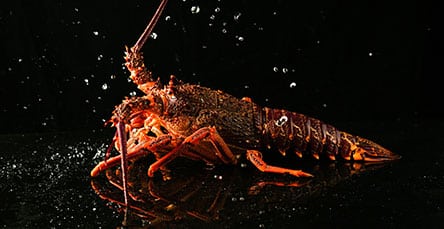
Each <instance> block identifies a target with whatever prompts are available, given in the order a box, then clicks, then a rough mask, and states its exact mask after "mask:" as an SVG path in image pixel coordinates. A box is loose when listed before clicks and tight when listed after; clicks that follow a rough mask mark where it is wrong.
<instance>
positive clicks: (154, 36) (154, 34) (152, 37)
mask: <svg viewBox="0 0 444 229" xmlns="http://www.w3.org/2000/svg"><path fill="white" fill-rule="evenodd" d="M150 37H151V39H153V40H156V39H157V33H154V32H153V33H151V34H150Z"/></svg>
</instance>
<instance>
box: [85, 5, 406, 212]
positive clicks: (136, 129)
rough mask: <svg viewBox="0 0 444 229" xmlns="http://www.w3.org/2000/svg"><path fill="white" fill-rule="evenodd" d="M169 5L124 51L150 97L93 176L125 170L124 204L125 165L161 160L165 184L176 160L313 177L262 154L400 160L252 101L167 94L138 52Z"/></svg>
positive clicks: (119, 119)
mask: <svg viewBox="0 0 444 229" xmlns="http://www.w3.org/2000/svg"><path fill="white" fill-rule="evenodd" d="M166 2H167V0H162V1H161V3H160V5H159V8H158V9H157V11H156V13H155V15H154V16H153V18H152V19H151V21H150V23H149V24H148V26H147V28H146V29H145V31H144V33H143V34H142V36H141V37H140V38H139V40H138V41H137V42H136V44H135V45H134V46H133V47H131V48H126V56H125V61H126V62H125V65H126V67H127V69H128V70H129V72H130V73H131V76H130V78H131V79H132V80H133V82H134V83H135V84H136V85H137V86H138V88H139V89H140V90H141V91H143V92H144V93H145V95H143V96H141V97H130V98H125V99H124V100H123V102H122V103H121V104H120V105H118V106H116V107H115V109H114V111H113V116H112V117H111V120H110V121H109V122H111V123H112V124H113V126H115V127H116V129H117V131H116V135H115V137H114V139H113V143H114V144H115V147H116V149H117V150H118V151H119V152H120V155H118V156H115V157H112V158H109V159H108V158H106V159H105V160H104V161H102V162H100V163H99V164H98V165H97V166H96V167H95V168H94V169H93V170H92V171H91V176H97V175H98V174H99V173H100V172H101V171H103V170H106V169H108V168H110V167H113V166H116V165H118V164H119V162H120V163H121V167H122V183H123V191H124V194H125V204H127V196H128V193H127V191H126V189H127V188H126V186H127V184H126V178H125V177H126V174H127V172H126V170H127V161H128V160H132V159H136V158H138V157H141V156H144V155H147V154H154V156H155V158H156V161H155V162H154V163H153V164H151V165H150V167H149V169H148V175H149V176H153V175H154V173H155V172H156V171H158V170H160V171H161V172H162V173H163V175H164V179H170V177H169V175H168V169H167V168H166V165H167V164H168V163H169V162H171V161H172V160H174V159H175V158H176V157H178V156H182V157H187V158H190V159H194V160H202V161H205V162H206V163H209V164H218V163H223V164H237V163H238V159H239V158H241V157H242V156H243V155H245V157H246V158H247V159H248V160H249V161H250V162H251V163H252V164H253V165H255V166H256V167H257V168H258V169H259V170H261V171H263V172H271V173H280V174H290V175H293V176H297V177H310V176H312V175H311V174H309V173H306V172H304V171H301V170H293V169H287V168H281V167H276V166H271V165H268V164H267V163H266V162H264V161H263V160H262V154H261V150H262V149H264V148H275V149H277V150H278V151H279V152H281V154H282V155H286V154H287V153H295V154H297V155H298V156H300V157H302V156H304V155H310V156H313V157H314V158H316V159H319V158H321V157H325V158H329V159H331V160H336V159H338V158H342V159H345V160H355V161H374V162H379V161H387V160H395V159H399V158H400V157H399V156H398V155H396V154H394V153H392V152H391V151H389V150H387V149H385V148H383V147H381V146H379V145H378V144H376V143H374V142H372V141H370V140H367V139H364V138H361V137H358V136H353V135H351V134H348V133H346V132H342V131H339V130H337V129H336V128H335V127H333V126H331V125H329V124H325V123H323V122H322V121H320V120H317V119H314V118H310V117H307V116H305V115H302V114H299V113H296V112H290V111H286V110H279V109H271V108H266V107H264V108H262V107H260V106H259V105H257V104H255V103H254V102H252V101H251V99H249V98H243V99H238V98H236V97H234V96H232V95H229V94H227V93H225V92H222V91H219V90H212V89H209V88H206V87H201V86H199V85H193V84H185V83H182V82H181V81H178V80H177V79H176V78H175V77H174V76H171V78H170V81H169V83H168V84H167V85H166V86H162V84H161V82H160V79H154V77H153V74H152V72H150V71H149V70H147V68H146V67H145V64H144V61H143V56H142V53H141V51H140V49H141V47H142V46H143V44H144V43H145V41H146V40H147V39H148V37H149V35H150V33H151V32H152V30H153V28H154V25H155V24H156V22H157V20H158V19H159V17H160V14H161V12H162V11H163V9H164V8H165V5H166ZM110 150H111V148H109V150H108V151H107V155H109V152H110Z"/></svg>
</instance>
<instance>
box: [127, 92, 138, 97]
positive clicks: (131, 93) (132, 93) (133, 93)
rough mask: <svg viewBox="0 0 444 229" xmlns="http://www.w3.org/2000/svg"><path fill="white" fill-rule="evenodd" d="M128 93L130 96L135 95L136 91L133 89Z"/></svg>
mask: <svg viewBox="0 0 444 229" xmlns="http://www.w3.org/2000/svg"><path fill="white" fill-rule="evenodd" d="M129 94H130V96H136V95H137V93H136V92H135V91H132V92H130V93H129Z"/></svg>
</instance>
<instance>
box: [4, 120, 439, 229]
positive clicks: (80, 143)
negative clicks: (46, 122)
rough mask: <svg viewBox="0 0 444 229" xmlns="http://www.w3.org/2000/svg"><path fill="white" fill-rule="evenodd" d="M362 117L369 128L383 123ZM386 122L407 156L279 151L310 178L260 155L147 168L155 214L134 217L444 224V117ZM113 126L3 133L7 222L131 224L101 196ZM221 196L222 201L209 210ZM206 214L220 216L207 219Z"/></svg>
mask: <svg viewBox="0 0 444 229" xmlns="http://www.w3.org/2000/svg"><path fill="white" fill-rule="evenodd" d="M359 125H360V128H364V129H365V128H366V127H367V126H368V127H370V126H371V127H372V128H374V127H375V126H381V125H382V124H381V123H367V124H365V125H364V124H359ZM382 126H384V127H387V130H385V131H384V132H383V133H380V136H379V138H381V139H384V142H385V141H386V142H390V148H392V149H393V150H394V151H395V152H398V153H399V154H401V155H402V156H403V158H402V160H401V161H398V162H396V163H393V164H388V165H386V166H384V167H381V168H374V169H372V166H369V165H366V166H364V167H361V169H358V167H355V169H352V167H350V165H346V164H343V163H340V162H338V163H333V164H329V163H322V162H309V163H304V164H299V165H295V164H294V162H293V161H288V160H286V162H285V163H283V162H282V161H283V160H282V159H279V157H277V158H274V159H275V161H276V162H277V163H279V161H281V164H283V165H286V166H292V167H295V168H303V169H305V170H307V171H309V172H312V173H314V174H315V175H316V178H314V179H310V180H309V182H307V180H300V179H294V178H291V177H286V176H276V175H269V174H268V175H264V174H262V173H260V172H258V171H256V169H254V168H252V166H251V165H250V164H246V166H244V165H241V166H238V167H224V166H223V167H216V168H206V167H205V166H204V165H202V164H200V163H194V162H189V161H187V160H179V161H177V162H176V163H175V164H174V166H172V168H173V177H174V178H173V180H171V181H168V182H163V181H162V180H161V178H160V176H159V174H158V176H156V177H155V178H153V179H152V180H151V181H149V179H147V178H146V177H144V176H146V175H143V174H144V172H142V173H141V174H142V175H139V176H140V177H141V180H136V182H133V183H131V184H132V186H134V189H133V191H134V192H133V194H135V195H136V196H138V198H139V201H138V202H137V203H136V202H134V203H136V204H135V205H136V206H138V207H140V208H141V209H143V210H144V211H149V212H150V213H146V212H145V215H144V214H141V213H140V211H139V212H138V213H139V214H141V215H144V216H145V217H146V216H149V217H147V219H144V218H141V217H140V215H139V216H136V215H130V216H128V223H129V224H130V225H132V226H141V225H145V226H147V225H150V223H152V224H153V225H156V226H159V227H163V226H170V227H173V228H189V227H207V226H210V225H211V226H215V227H220V228H232V227H240V226H248V227H252V228H263V227H265V228H281V227H288V226H292V225H298V228H306V227H317V226H322V227H341V228H342V227H354V226H362V225H365V227H367V226H369V227H379V226H381V227H404V226H418V227H421V228H439V227H442V226H444V225H443V223H442V220H441V219H442V217H443V216H444V211H443V207H444V206H443V203H444V179H443V178H444V171H443V169H442V168H443V167H442V164H443V163H444V156H443V155H444V154H443V151H444V147H443V146H442V145H441V143H440V141H439V139H438V138H434V137H433V136H437V135H439V131H441V130H442V128H443V127H444V123H442V122H441V123H434V124H433V125H431V123H417V124H410V125H404V124H402V123H396V124H390V125H388V124H384V125H382ZM111 136H112V133H110V132H106V131H96V132H85V133H57V134H55V133H54V134H35V135H31V134H30V135H3V136H1V137H0V144H1V145H0V147H1V149H2V156H1V160H0V168H1V173H0V179H1V181H2V182H1V183H0V184H1V198H2V200H1V201H0V203H1V205H0V219H1V224H2V225H3V226H4V227H7V228H9V227H16V228H27V227H33V228H34V227H44V228H47V227H55V228H66V227H67V228H76V227H78V228H114V227H116V226H119V225H122V221H123V214H121V213H119V210H118V209H120V208H119V207H118V204H116V203H111V202H112V201H110V199H108V200H103V199H101V197H99V195H97V194H96V192H95V191H94V190H93V188H92V186H91V178H90V177H89V172H90V170H91V168H92V167H93V166H94V163H96V162H97V161H99V160H100V159H101V158H102V156H103V152H104V151H105V149H106V144H107V143H108V140H109V138H110V137H111ZM276 155H277V153H276ZM132 171H133V172H132V173H134V171H138V170H137V169H134V170H132ZM352 173H355V174H354V175H352ZM94 181H95V183H94V187H96V188H97V187H98V188H97V190H98V191H99V192H100V193H101V195H102V196H107V198H111V199H112V198H114V199H115V200H119V199H121V197H122V195H121V192H120V191H119V190H118V189H117V188H116V187H115V186H113V185H111V184H110V183H109V182H107V180H106V179H105V176H104V175H103V176H100V177H99V178H98V179H94ZM260 182H270V183H272V182H276V183H279V182H283V183H286V184H287V185H289V184H295V183H298V184H300V185H301V187H281V186H276V185H271V184H269V185H264V186H263V187H262V188H258V187H257V185H258V184H260ZM306 182H307V183H306ZM185 184H186V185H185ZM148 187H150V188H148ZM252 187H253V188H252ZM254 187H256V188H254ZM149 190H150V191H152V192H151V194H150V192H148V191H149ZM252 190H255V191H254V192H252ZM218 193H219V195H218ZM217 196H219V199H218V198H216V197H217ZM222 197H223V198H222ZM224 198H225V200H223V199H224ZM215 200H217V201H215ZM213 202H216V203H217V204H214V203H213ZM212 205H214V206H217V207H214V209H218V210H217V211H216V210H214V211H210V212H208V211H207V209H209V208H210V206H212ZM166 209H170V210H166ZM133 212H136V211H133ZM187 212H188V213H187ZM190 212H191V213H193V214H191V213H190ZM196 213H198V214H196ZM153 214H154V215H156V216H153ZM193 215H194V216H193ZM196 215H198V216H196ZM173 216H174V217H173ZM205 217H208V219H210V220H209V221H208V222H207V221H205V220H202V219H203V218H205ZM155 218H157V220H154V219H155ZM142 219H143V220H142Z"/></svg>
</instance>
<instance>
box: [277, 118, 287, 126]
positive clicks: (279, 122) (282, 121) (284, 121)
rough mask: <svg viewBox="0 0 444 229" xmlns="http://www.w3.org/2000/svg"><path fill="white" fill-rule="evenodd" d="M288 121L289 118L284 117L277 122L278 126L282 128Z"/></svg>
mask: <svg viewBox="0 0 444 229" xmlns="http://www.w3.org/2000/svg"><path fill="white" fill-rule="evenodd" d="M287 121H288V117H287V116H285V115H282V116H281V117H280V118H279V120H277V121H275V124H276V126H282V125H284V124H285V123H286V122H287Z"/></svg>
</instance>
